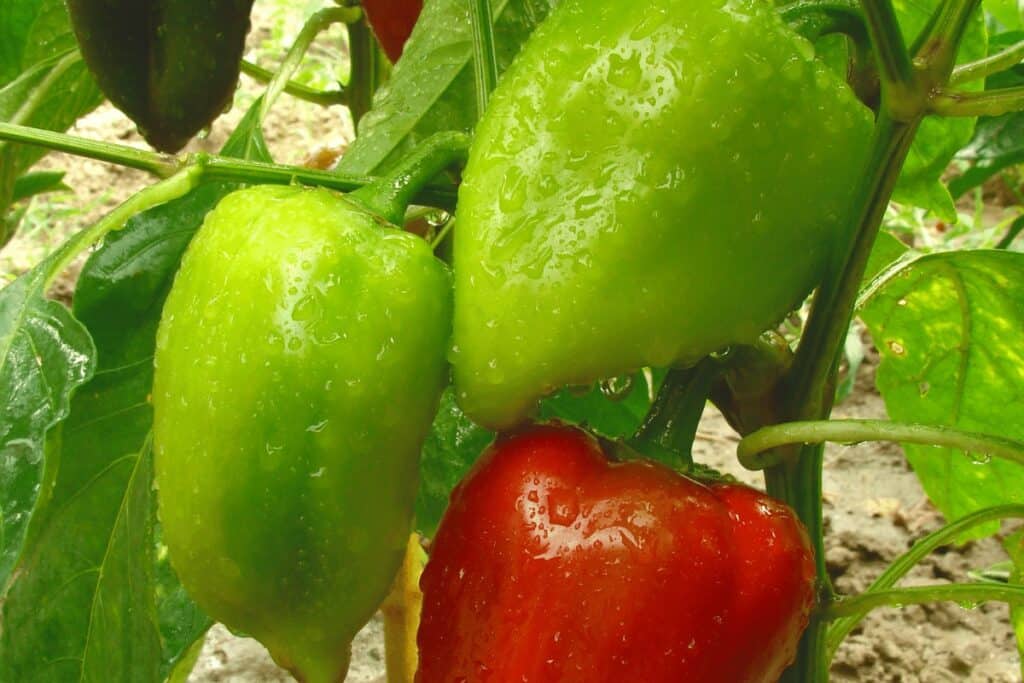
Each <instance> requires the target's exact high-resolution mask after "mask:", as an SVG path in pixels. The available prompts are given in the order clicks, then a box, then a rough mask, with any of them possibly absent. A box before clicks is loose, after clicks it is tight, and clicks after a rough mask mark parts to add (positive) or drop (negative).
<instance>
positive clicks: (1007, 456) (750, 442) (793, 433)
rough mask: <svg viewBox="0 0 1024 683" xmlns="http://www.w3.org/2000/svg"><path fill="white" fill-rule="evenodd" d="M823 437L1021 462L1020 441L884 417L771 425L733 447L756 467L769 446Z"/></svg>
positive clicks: (765, 462)
mask: <svg viewBox="0 0 1024 683" xmlns="http://www.w3.org/2000/svg"><path fill="white" fill-rule="evenodd" d="M826 441H831V442H837V443H857V442H861V441H896V442H900V443H916V444H924V445H929V446H943V447H946V448H953V449H956V450H960V451H963V452H965V453H969V454H975V456H976V457H979V458H1001V459H1004V460H1008V461H1010V462H1015V463H1017V464H1019V465H1024V443H1020V442H1017V441H1012V440H1010V439H1004V438H1002V437H998V436H992V435H989V434H978V433H973V432H964V431H960V430H958V429H951V428H949V427H936V426H931V425H919V424H904V423H899V422H889V421H888V420H820V421H806V422H787V423H783V424H778V425H771V426H769V427H763V428H762V429H759V430H758V431H756V432H754V433H753V434H750V435H748V436H747V437H745V438H744V439H743V440H742V441H741V442H740V444H739V447H738V448H737V455H738V457H739V461H740V464H742V465H743V466H744V467H746V468H747V469H751V470H760V469H765V468H767V467H773V466H775V465H777V464H778V460H779V458H778V455H777V453H776V452H775V451H773V450H772V449H776V448H778V447H779V446H785V445H790V444H806V443H824V442H826Z"/></svg>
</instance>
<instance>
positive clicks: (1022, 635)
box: [1003, 530, 1024, 677]
mask: <svg viewBox="0 0 1024 683" xmlns="http://www.w3.org/2000/svg"><path fill="white" fill-rule="evenodd" d="M1003 547H1004V548H1006V552H1007V554H1009V556H1010V561H1011V562H1012V563H1013V569H1012V570H1011V571H1010V583H1015V584H1017V585H1020V584H1021V583H1024V530H1021V531H1017V532H1015V533H1013V534H1010V535H1009V536H1007V537H1006V540H1004V541H1003ZM1010 621H1011V623H1012V624H1013V630H1014V633H1016V635H1017V655H1018V656H1019V657H1020V659H1021V676H1022V677H1024V605H1020V604H1012V605H1010Z"/></svg>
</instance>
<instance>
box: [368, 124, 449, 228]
mask: <svg viewBox="0 0 1024 683" xmlns="http://www.w3.org/2000/svg"><path fill="white" fill-rule="evenodd" d="M468 151H469V136H468V135H466V134H465V133H459V132H455V131H452V132H446V133H435V134H434V135H432V136H430V137H429V138H427V139H426V140H425V141H424V142H423V143H422V144H420V145H419V146H418V147H417V148H416V149H415V150H414V151H413V153H412V154H411V155H410V156H409V157H407V158H406V159H405V160H404V161H403V162H402V164H401V165H400V166H399V167H398V168H397V169H396V170H395V171H393V172H392V173H389V174H388V175H386V176H383V177H381V178H379V179H377V180H375V181H373V182H372V183H370V184H368V185H366V186H364V187H362V188H360V189H359V190H357V191H355V192H353V193H352V194H351V195H349V198H350V199H352V200H354V201H357V202H359V203H360V204H362V205H363V206H365V207H366V208H367V209H369V210H370V211H373V212H374V213H377V214H379V215H380V216H382V217H384V218H385V219H386V220H388V221H389V222H391V223H392V224H394V225H401V224H402V223H403V222H404V221H405V210H406V208H407V207H408V206H409V204H411V203H412V201H413V200H414V199H415V198H416V197H417V196H419V195H420V194H422V188H423V186H424V185H425V184H426V183H427V182H428V181H430V180H431V179H433V178H434V177H435V176H437V175H438V174H439V173H441V172H442V171H444V170H445V169H446V168H448V167H449V166H451V165H452V164H454V163H460V162H464V161H465V160H466V154H467V153H468ZM453 208H454V207H453Z"/></svg>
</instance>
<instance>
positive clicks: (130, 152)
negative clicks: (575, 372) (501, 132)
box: [0, 122, 464, 211]
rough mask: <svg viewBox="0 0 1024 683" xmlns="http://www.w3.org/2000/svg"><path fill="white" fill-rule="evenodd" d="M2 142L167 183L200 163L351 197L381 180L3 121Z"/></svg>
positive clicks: (439, 191)
mask: <svg viewBox="0 0 1024 683" xmlns="http://www.w3.org/2000/svg"><path fill="white" fill-rule="evenodd" d="M453 135H457V136H461V135H462V134H461V133H455V134H453ZM463 137H464V136H463ZM0 140H11V141H14V142H21V143H24V144H29V145H38V146H41V147H47V148H49V149H56V150H60V151H62V152H68V153H70V154H75V155H77V156H83V157H87V158H90V159H97V160H99V161H108V162H111V163H115V164H118V165H121V166H127V167H129V168H137V169H139V170H142V171H147V172H149V173H152V174H154V175H156V176H158V177H161V178H167V177H169V176H171V175H173V174H175V173H177V172H179V171H181V170H182V169H184V168H186V167H188V166H190V165H196V164H201V165H202V166H203V167H204V171H203V177H204V178H205V179H209V180H223V181H230V182H241V183H253V184H255V183H275V184H282V185H285V184H289V183H293V182H299V183H302V184H304V185H316V186H322V187H329V188H331V189H334V190H339V191H342V192H352V191H355V190H358V189H360V188H362V187H364V186H366V185H369V184H371V183H375V182H378V181H379V180H380V178H379V177H377V176H363V175H352V174H339V173H334V172H328V171H318V170H315V169H311V168H305V167H303V166H288V165H284V164H267V163H262V162H258V161H247V160H243V159H234V158H230V157H222V156H216V155H209V154H203V153H197V154H191V155H188V156H184V157H177V156H173V155H170V154H160V153H159V152H150V151H147V150H140V149H135V148H134V147H128V146H126V145H116V144H112V143H109V142H97V141H95V140H86V139H84V138H80V137H77V136H74V135H67V134H66V133H55V132H53V131H49V130H42V129H39V128H29V127H27V126H15V125H12V124H9V123H3V122H0ZM414 199H415V202H416V203H417V204H422V205H424V206H433V207H437V208H440V209H445V210H446V211H454V209H455V200H456V191H455V189H454V188H452V187H444V186H434V185H427V186H424V187H422V188H421V189H420V190H419V192H416V193H415V197H414Z"/></svg>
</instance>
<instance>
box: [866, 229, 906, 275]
mask: <svg viewBox="0 0 1024 683" xmlns="http://www.w3.org/2000/svg"><path fill="white" fill-rule="evenodd" d="M907 252H908V249H907V245H905V244H903V242H900V240H899V238H897V237H896V236H895V235H893V234H892V233H891V232H888V231H886V230H882V231H881V232H879V233H878V237H877V238H875V244H874V246H873V247H872V248H871V256H869V257H868V265H867V267H866V268H865V269H864V284H865V285H870V283H871V281H872V280H874V279H875V278H876V277H878V276H879V275H881V274H882V273H883V272H884V271H886V270H888V269H889V268H890V267H891V266H892V265H893V264H895V263H896V262H897V261H899V260H901V259H903V258H904V257H905V256H906V254H907Z"/></svg>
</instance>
